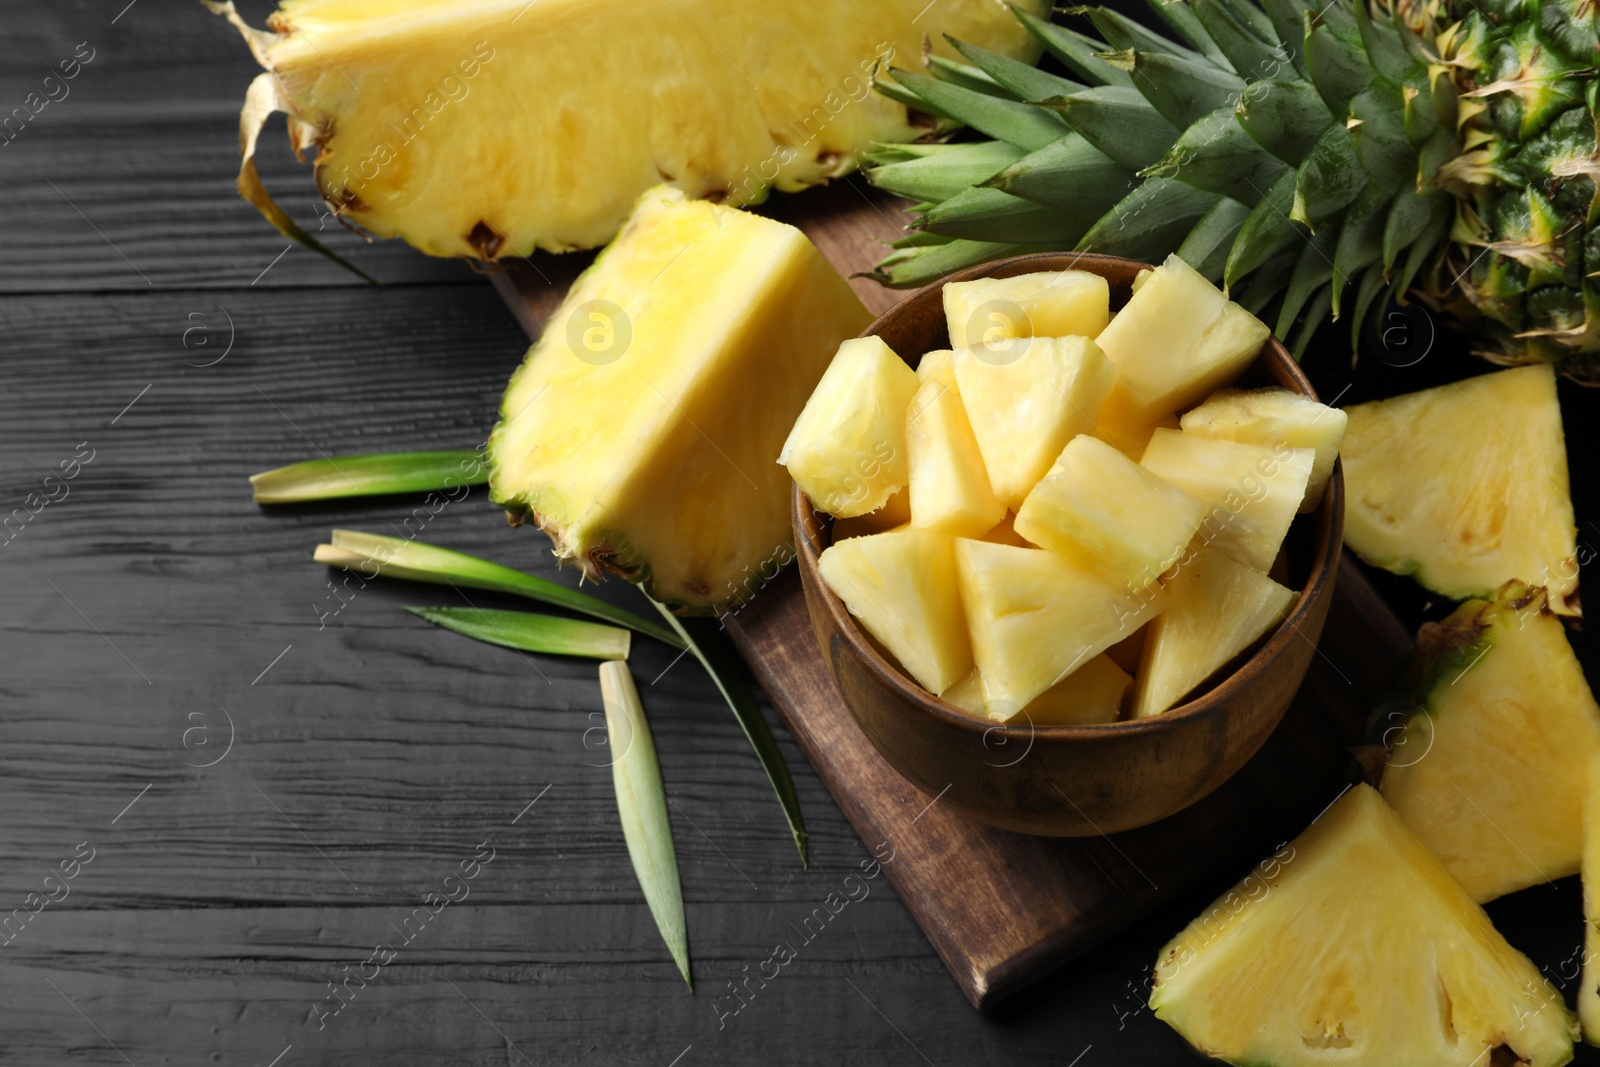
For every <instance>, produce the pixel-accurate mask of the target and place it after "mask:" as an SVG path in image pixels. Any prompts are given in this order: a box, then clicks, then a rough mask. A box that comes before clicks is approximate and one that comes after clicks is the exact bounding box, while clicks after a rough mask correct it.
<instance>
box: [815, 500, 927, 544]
mask: <svg viewBox="0 0 1600 1067" xmlns="http://www.w3.org/2000/svg"><path fill="white" fill-rule="evenodd" d="M910 523H911V494H910V493H909V492H907V491H906V490H904V489H902V490H900V491H899V492H898V493H896V494H895V495H894V496H892V497H890V498H889V500H888V502H887V503H885V504H884V505H883V507H881V508H879V509H878V510H877V511H869V512H867V513H866V514H865V515H854V516H852V517H850V518H848V519H835V520H833V539H834V540H835V541H843V540H845V539H846V538H850V537H865V536H867V535H868V534H875V533H884V532H886V531H888V530H897V529H899V528H900V527H902V526H908V525H910Z"/></svg>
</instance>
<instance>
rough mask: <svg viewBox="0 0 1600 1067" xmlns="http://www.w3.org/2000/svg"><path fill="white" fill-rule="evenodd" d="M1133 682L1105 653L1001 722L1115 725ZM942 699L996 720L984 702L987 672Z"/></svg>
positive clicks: (970, 677) (978, 673)
mask: <svg viewBox="0 0 1600 1067" xmlns="http://www.w3.org/2000/svg"><path fill="white" fill-rule="evenodd" d="M1132 681H1133V679H1132V678H1130V677H1129V676H1128V672H1127V671H1125V670H1123V669H1122V668H1121V667H1119V666H1117V665H1116V664H1115V663H1113V662H1111V659H1110V657H1108V656H1106V655H1105V654H1104V653H1101V654H1100V655H1098V656H1096V657H1095V658H1094V659H1092V660H1090V661H1089V662H1088V663H1085V664H1084V665H1083V666H1082V667H1079V668H1078V669H1077V670H1075V671H1073V672H1072V673H1071V674H1069V675H1067V676H1066V677H1065V678H1063V679H1061V681H1059V682H1057V683H1056V684H1055V685H1053V686H1051V687H1050V688H1049V689H1046V690H1045V691H1044V692H1042V693H1040V694H1039V695H1038V696H1036V697H1034V698H1033V700H1032V701H1030V702H1029V704H1028V706H1027V707H1025V708H1023V709H1022V710H1021V711H1020V712H1017V713H1015V714H1013V715H1012V716H1011V717H1010V718H1004V719H999V720H997V721H1000V722H1010V723H1014V724H1017V725H1028V724H1031V725H1034V726H1087V725H1089V724H1091V723H1100V722H1115V721H1116V720H1117V715H1118V713H1119V712H1120V711H1121V710H1122V695H1123V694H1124V693H1126V692H1127V691H1128V685H1129V683H1131V682H1132ZM939 699H941V700H943V701H945V702H946V703H950V704H954V705H955V706H956V707H958V708H961V709H962V710H963V711H966V712H970V713H971V714H973V715H976V716H978V717H980V718H985V719H989V718H992V717H991V716H990V714H989V708H988V706H987V705H986V704H985V703H984V701H983V672H982V671H980V670H978V668H976V667H974V668H973V669H972V670H971V671H970V672H969V673H968V674H967V676H966V677H965V678H963V679H961V681H959V682H957V683H956V684H955V685H953V686H951V687H950V688H949V689H947V690H945V691H944V692H943V693H940V694H939Z"/></svg>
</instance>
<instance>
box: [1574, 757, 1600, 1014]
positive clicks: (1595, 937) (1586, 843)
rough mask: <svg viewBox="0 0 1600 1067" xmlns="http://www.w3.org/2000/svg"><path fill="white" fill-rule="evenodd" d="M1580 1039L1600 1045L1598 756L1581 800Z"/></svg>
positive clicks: (1599, 773) (1599, 814)
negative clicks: (1581, 949) (1581, 953)
mask: <svg viewBox="0 0 1600 1067" xmlns="http://www.w3.org/2000/svg"><path fill="white" fill-rule="evenodd" d="M1578 1019H1579V1021H1580V1022H1582V1023H1583V1039H1584V1040H1585V1041H1587V1042H1588V1043H1589V1044H1591V1045H1600V753H1596V754H1595V755H1592V756H1590V757H1589V776H1588V782H1587V785H1586V787H1585V790H1584V799H1583V972H1582V975H1581V977H1580V978H1579V983H1578Z"/></svg>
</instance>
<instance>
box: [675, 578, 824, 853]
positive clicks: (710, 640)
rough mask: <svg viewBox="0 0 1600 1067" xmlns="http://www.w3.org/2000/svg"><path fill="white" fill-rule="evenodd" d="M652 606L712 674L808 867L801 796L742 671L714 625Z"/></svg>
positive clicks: (738, 662) (712, 622)
mask: <svg viewBox="0 0 1600 1067" xmlns="http://www.w3.org/2000/svg"><path fill="white" fill-rule="evenodd" d="M651 603H652V604H655V606H656V610H657V611H659V612H661V617H662V618H664V619H666V620H667V624H668V625H670V626H671V627H672V628H673V629H674V630H676V631H677V633H678V636H679V637H681V638H682V639H683V642H684V644H686V645H687V646H688V648H689V651H690V653H692V654H693V655H694V658H695V659H697V660H699V661H700V665H701V666H702V667H704V668H705V669H706V673H707V674H709V675H711V680H712V681H713V682H715V683H717V688H718V689H719V690H720V691H721V692H722V698H723V699H724V700H726V701H727V702H728V707H729V708H730V709H731V710H732V711H733V717H734V718H735V719H738V720H739V725H740V726H741V727H743V728H744V736H745V737H746V738H748V739H749V741H750V746H751V747H752V748H754V749H755V750H756V758H757V759H759V760H760V761H761V767H762V769H763V770H765V771H766V772H767V780H768V781H769V782H771V783H772V791H773V792H775V793H777V794H778V803H779V804H781V805H783V817H784V818H785V819H787V820H788V821H789V832H790V833H791V834H793V835H794V847H795V848H797V849H799V850H800V862H801V863H802V864H803V865H805V866H807V867H809V866H810V865H811V852H810V846H809V845H808V844H807V839H808V837H809V835H808V834H807V833H806V825H805V819H804V818H803V817H802V816H801V814H800V797H799V796H798V795H797V794H796V793H795V791H794V779H792V778H790V777H789V765H788V764H787V763H785V762H784V760H783V753H782V752H780V751H778V742H777V741H776V740H774V739H773V736H772V730H771V729H770V728H769V727H768V726H767V720H766V719H764V718H762V717H761V709H760V708H759V707H757V706H756V698H755V697H754V696H752V695H751V693H750V687H749V686H748V685H746V684H745V681H744V671H743V667H742V665H741V663H740V661H739V659H738V658H737V657H736V656H734V655H733V653H731V652H729V651H728V646H727V645H725V644H723V643H722V639H721V638H720V637H718V636H717V625H716V623H715V622H714V621H713V620H711V619H703V618H693V619H680V618H679V617H678V616H676V615H674V614H672V612H670V611H668V610H667V609H666V608H665V607H663V606H662V605H661V604H657V603H656V602H655V601H653V600H652V601H651Z"/></svg>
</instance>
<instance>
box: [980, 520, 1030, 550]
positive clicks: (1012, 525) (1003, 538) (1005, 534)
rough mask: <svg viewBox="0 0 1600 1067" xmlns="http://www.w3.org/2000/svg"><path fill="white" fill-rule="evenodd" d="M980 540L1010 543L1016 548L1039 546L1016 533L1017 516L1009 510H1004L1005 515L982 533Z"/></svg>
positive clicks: (1000, 543) (999, 543)
mask: <svg viewBox="0 0 1600 1067" xmlns="http://www.w3.org/2000/svg"><path fill="white" fill-rule="evenodd" d="M979 540H980V541H988V542H989V543H990V544H992V545H1012V546H1014V547H1016V548H1038V547H1039V546H1038V545H1036V544H1034V543H1033V542H1031V541H1029V540H1028V539H1027V538H1025V537H1023V536H1022V535H1021V534H1019V533H1017V517H1016V516H1015V515H1013V514H1011V512H1009V511H1008V512H1006V517H1005V518H1003V519H1001V520H1000V522H999V523H998V524H996V526H995V528H994V529H992V530H990V531H989V532H988V533H986V534H984V535H983V536H982V537H981V538H979Z"/></svg>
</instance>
